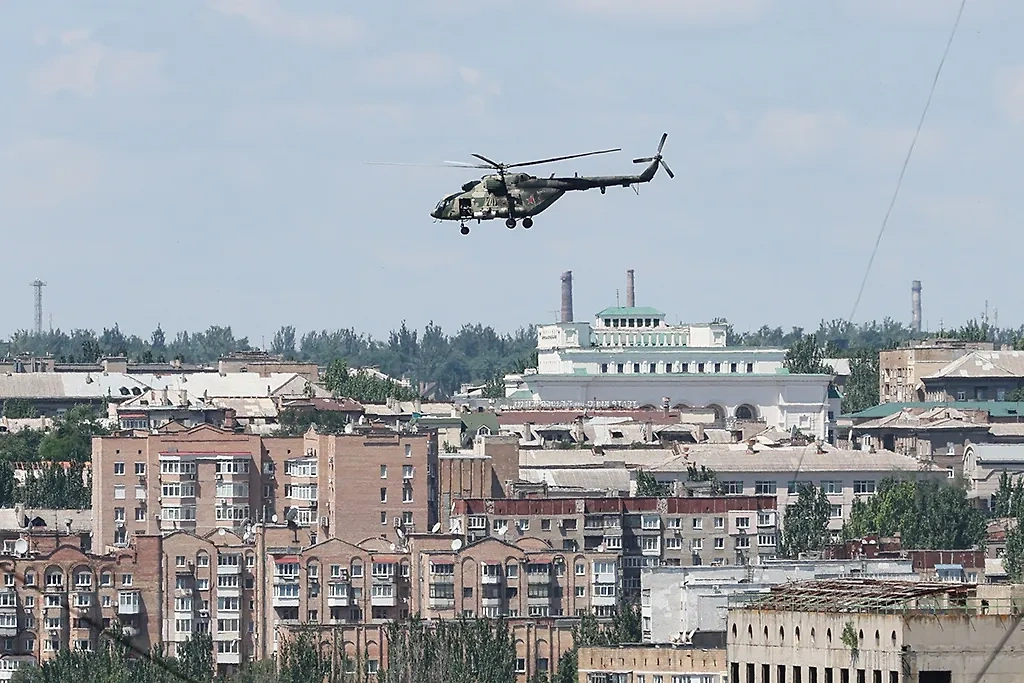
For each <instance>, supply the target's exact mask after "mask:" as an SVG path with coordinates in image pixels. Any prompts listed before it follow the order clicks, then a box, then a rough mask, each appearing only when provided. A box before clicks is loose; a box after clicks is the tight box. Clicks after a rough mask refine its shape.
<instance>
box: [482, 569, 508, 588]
mask: <svg viewBox="0 0 1024 683" xmlns="http://www.w3.org/2000/svg"><path fill="white" fill-rule="evenodd" d="M486 566H495V567H496V568H497V572H486V571H485V572H483V573H482V574H481V575H480V583H481V584H484V585H487V584H490V585H495V584H501V580H502V579H503V578H505V576H504V575H503V574H502V573H501V566H500V565H486Z"/></svg>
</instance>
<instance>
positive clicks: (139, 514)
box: [135, 508, 146, 522]
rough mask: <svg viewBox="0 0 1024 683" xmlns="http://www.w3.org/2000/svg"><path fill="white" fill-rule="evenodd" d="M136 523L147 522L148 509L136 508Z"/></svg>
mask: <svg viewBox="0 0 1024 683" xmlns="http://www.w3.org/2000/svg"><path fill="white" fill-rule="evenodd" d="M135 521H136V522H145V521H146V508H135Z"/></svg>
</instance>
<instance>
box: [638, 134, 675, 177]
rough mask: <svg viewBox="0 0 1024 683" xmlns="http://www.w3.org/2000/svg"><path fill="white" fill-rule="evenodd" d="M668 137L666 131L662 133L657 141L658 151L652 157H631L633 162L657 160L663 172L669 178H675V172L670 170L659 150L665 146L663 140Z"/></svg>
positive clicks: (644, 162) (640, 162) (643, 162)
mask: <svg viewBox="0 0 1024 683" xmlns="http://www.w3.org/2000/svg"><path fill="white" fill-rule="evenodd" d="M667 139H668V133H662V135H661V142H659V143H658V151H657V152H656V153H655V154H654V156H652V157H640V158H639V159H633V163H634V164H648V163H650V162H652V161H657V162H658V164H659V165H660V166H661V167H662V168H664V169H665V173H668V177H669V178H675V177H676V174H675V173H673V172H672V169H671V168H669V167H668V164H666V163H665V160H664V159H663V158H662V157H661V150H663V149H664V148H665V140H667Z"/></svg>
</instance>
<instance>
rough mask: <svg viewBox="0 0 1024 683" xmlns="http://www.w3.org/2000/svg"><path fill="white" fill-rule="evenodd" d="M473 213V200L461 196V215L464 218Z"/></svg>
mask: <svg viewBox="0 0 1024 683" xmlns="http://www.w3.org/2000/svg"><path fill="white" fill-rule="evenodd" d="M472 215H473V200H472V199H470V198H469V197H459V216H460V217H462V218H467V217H471V216H472Z"/></svg>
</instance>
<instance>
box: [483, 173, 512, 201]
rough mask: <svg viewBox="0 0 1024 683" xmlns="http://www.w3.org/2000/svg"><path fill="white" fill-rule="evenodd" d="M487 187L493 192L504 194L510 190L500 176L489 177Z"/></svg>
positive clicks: (499, 194)
mask: <svg viewBox="0 0 1024 683" xmlns="http://www.w3.org/2000/svg"><path fill="white" fill-rule="evenodd" d="M485 187H486V188H487V191H488V192H490V193H491V194H495V195H498V196H499V197H501V196H503V195H504V194H505V193H506V192H507V191H508V190H507V188H506V187H505V183H504V182H502V180H501V179H500V178H488V179H487V182H486V185H485Z"/></svg>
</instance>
